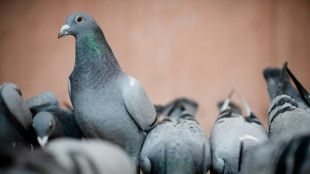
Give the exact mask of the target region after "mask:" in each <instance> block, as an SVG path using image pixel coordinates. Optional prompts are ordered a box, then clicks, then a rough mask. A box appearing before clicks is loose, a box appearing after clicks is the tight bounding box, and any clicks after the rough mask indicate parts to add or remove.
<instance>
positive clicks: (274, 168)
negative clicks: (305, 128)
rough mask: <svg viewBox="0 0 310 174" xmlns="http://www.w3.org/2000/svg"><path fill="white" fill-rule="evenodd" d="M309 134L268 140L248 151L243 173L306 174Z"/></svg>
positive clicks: (309, 152)
mask: <svg viewBox="0 0 310 174" xmlns="http://www.w3.org/2000/svg"><path fill="white" fill-rule="evenodd" d="M309 162H310V136H309V134H303V135H299V136H291V137H287V138H286V139H277V140H271V141H268V142H266V143H264V144H262V145H260V146H257V147H255V148H254V149H253V151H251V152H249V153H248V155H247V157H246V158H245V160H244V167H243V168H242V169H241V173H243V174H248V173H251V174H260V173H264V174H308V173H309V172H310V165H309Z"/></svg>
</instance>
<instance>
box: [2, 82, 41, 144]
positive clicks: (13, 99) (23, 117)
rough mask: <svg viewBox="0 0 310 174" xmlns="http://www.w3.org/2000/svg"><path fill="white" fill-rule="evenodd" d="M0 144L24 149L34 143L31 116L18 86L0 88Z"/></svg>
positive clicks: (6, 84)
mask: <svg viewBox="0 0 310 174" xmlns="http://www.w3.org/2000/svg"><path fill="white" fill-rule="evenodd" d="M0 102H1V107H0V142H1V143H4V144H7V145H8V146H11V147H12V146H13V147H15V146H19V147H24V146H28V147H29V148H30V144H32V143H33V144H35V143H34V140H35V139H34V137H35V136H34V132H33V129H32V127H31V124H32V115H31V112H30V110H29V108H28V106H27V104H26V102H25V101H24V100H23V98H22V93H21V91H20V89H19V87H18V86H16V85H15V84H12V83H4V84H2V85H1V86H0Z"/></svg>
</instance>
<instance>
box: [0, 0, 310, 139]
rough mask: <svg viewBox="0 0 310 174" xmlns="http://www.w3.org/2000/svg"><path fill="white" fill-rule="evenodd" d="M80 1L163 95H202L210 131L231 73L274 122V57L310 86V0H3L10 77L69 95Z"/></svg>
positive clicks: (3, 62)
mask: <svg viewBox="0 0 310 174" xmlns="http://www.w3.org/2000/svg"><path fill="white" fill-rule="evenodd" d="M77 11H84V12H87V13H89V14H91V15H92V16H93V17H94V18H95V19H96V20H97V22H98V23H99V25H100V26H101V27H102V29H103V31H104V33H105V35H106V37H107V40H108V42H109V43H110V46H111V47H112V49H113V51H114V54H115V55H116V57H117V59H118V61H119V63H120V64H121V66H122V67H123V69H124V71H126V72H127V73H128V74H130V75H132V76H134V77H136V78H137V79H139V80H140V81H141V82H142V83H143V84H144V87H145V88H146V90H147V92H148V94H149V96H150V98H151V100H152V101H153V102H154V103H166V102H168V101H170V100H172V99H173V98H175V97H179V96H186V97H191V98H193V99H195V100H197V101H198V102H199V104H200V109H199V112H198V115H199V116H198V120H199V122H200V123H201V124H202V125H203V126H204V128H205V129H206V131H207V132H208V133H210V131H211V128H212V125H213V123H214V121H215V119H216V116H217V114H218V112H217V108H216V103H217V102H218V101H219V100H221V99H223V98H225V97H226V96H227V95H228V93H229V92H230V90H231V89H232V85H231V81H234V82H235V83H236V84H237V85H238V86H239V88H240V89H241V90H242V92H243V94H244V95H245V97H246V99H247V100H248V102H249V104H250V105H251V106H252V108H253V110H254V112H255V113H256V114H257V115H258V116H259V117H260V119H261V120H262V121H263V123H264V125H265V126H266V123H267V122H266V118H267V108H268V104H269V99H268V94H267V90H266V85H265V82H264V79H263V76H262V70H263V69H264V68H265V67H267V66H282V64H283V63H284V61H286V60H287V61H288V62H289V67H290V68H291V69H292V71H293V72H295V73H296V75H297V77H298V78H299V79H300V80H301V81H302V82H303V83H304V84H305V86H306V87H307V88H308V89H310V80H309V76H308V75H309V72H310V69H309V66H310V49H309V44H310V32H309V28H310V3H309V1H298V2H297V1H288V0H282V1H261V0H255V1H245V0H235V1H229V0H219V1H213V0H210V1H206V0H194V1H187V0H170V1H166V0H156V1H155V0H150V1H145V0H133V1H126V0H117V1H95V0H93V1H82V0H71V1H69V0H66V1H63V0H54V1H38V0H30V1H22V0H13V1H11V0H10V1H9V0H1V1H0V16H1V25H0V83H3V82H5V81H8V82H13V83H16V84H17V85H19V86H20V88H21V90H22V92H23V96H24V98H25V99H27V98H29V97H31V96H34V95H37V94H38V93H40V92H42V91H45V90H49V91H52V92H53V93H55V94H56V95H57V97H58V98H59V100H60V101H67V102H68V101H69V97H68V92H67V79H68V77H69V75H70V73H71V71H72V68H73V64H74V54H75V51H74V49H75V42H74V38H73V37H65V38H62V39H61V40H58V39H57V34H58V32H59V30H60V28H61V26H62V24H63V23H64V21H65V19H66V17H67V15H69V14H70V13H72V12H77ZM234 99H235V100H238V98H237V97H236V96H234ZM238 102H239V101H238Z"/></svg>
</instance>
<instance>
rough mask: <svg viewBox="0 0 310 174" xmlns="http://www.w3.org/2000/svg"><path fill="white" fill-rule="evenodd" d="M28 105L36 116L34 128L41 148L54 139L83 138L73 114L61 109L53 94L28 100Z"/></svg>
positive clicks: (42, 94)
mask: <svg viewBox="0 0 310 174" xmlns="http://www.w3.org/2000/svg"><path fill="white" fill-rule="evenodd" d="M27 103H28V105H29V107H30V109H31V110H32V112H33V114H34V118H33V124H32V126H33V128H34V130H35V132H36V134H37V140H38V142H39V144H40V145H41V147H44V146H45V145H46V143H47V142H48V140H52V139H54V138H59V137H74V138H82V137H83V135H82V132H81V130H80V128H79V127H78V125H77V123H76V121H75V117H74V115H73V112H72V111H71V110H67V109H63V108H61V107H60V106H59V103H58V100H57V98H56V96H55V95H54V94H53V93H51V92H48V91H47V92H43V93H41V94H39V95H38V96H35V97H33V98H31V99H29V100H27Z"/></svg>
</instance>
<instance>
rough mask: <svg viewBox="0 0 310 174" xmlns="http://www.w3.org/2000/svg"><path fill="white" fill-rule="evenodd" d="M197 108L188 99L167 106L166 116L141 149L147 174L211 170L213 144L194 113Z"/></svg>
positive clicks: (190, 173) (189, 172)
mask: <svg viewBox="0 0 310 174" xmlns="http://www.w3.org/2000/svg"><path fill="white" fill-rule="evenodd" d="M197 107H198V105H197V103H196V102H194V101H192V100H189V99H185V98H181V99H176V100H174V101H172V102H171V103H169V104H168V105H167V106H166V107H164V109H163V110H162V114H163V116H164V119H163V120H162V121H161V122H160V123H159V125H158V126H157V127H155V128H154V129H152V131H151V132H150V133H149V134H148V136H147V137H146V139H145V141H144V144H143V147H142V150H141V169H142V172H143V173H144V174H151V173H152V174H166V173H169V174H182V173H184V174H198V173H199V174H201V173H203V174H204V173H206V172H207V171H208V170H209V167H210V163H211V154H210V143H209V140H208V137H207V134H206V133H205V131H204V129H203V128H202V127H201V126H200V125H199V123H198V122H197V121H196V120H195V115H192V114H193V113H196V110H197ZM190 113H191V114H190Z"/></svg>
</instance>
